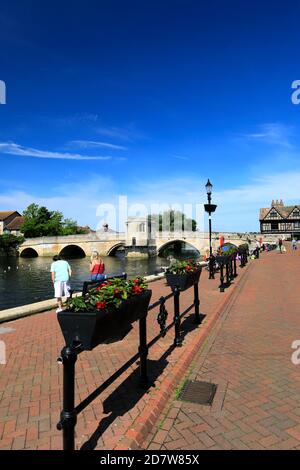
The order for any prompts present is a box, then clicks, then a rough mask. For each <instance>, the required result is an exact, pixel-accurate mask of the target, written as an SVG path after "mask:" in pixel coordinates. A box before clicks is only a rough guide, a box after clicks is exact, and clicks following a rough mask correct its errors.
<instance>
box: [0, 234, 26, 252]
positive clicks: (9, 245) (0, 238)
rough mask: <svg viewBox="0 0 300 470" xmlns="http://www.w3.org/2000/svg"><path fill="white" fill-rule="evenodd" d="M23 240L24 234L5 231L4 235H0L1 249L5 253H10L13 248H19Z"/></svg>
mask: <svg viewBox="0 0 300 470" xmlns="http://www.w3.org/2000/svg"><path fill="white" fill-rule="evenodd" d="M23 241H24V237H23V236H17V235H12V234H11V233H4V234H3V235H0V251H1V252H3V253H9V252H10V251H11V250H17V249H18V247H19V245H21V243H23Z"/></svg>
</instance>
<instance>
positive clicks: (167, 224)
mask: <svg viewBox="0 0 300 470" xmlns="http://www.w3.org/2000/svg"><path fill="white" fill-rule="evenodd" d="M149 220H151V221H155V222H156V227H157V230H158V231H159V232H162V231H170V232H174V231H177V230H178V231H182V230H187V231H189V230H191V231H193V232H195V231H196V230H197V222H196V220H194V219H190V218H188V217H187V216H186V215H185V214H184V213H183V212H180V211H174V210H172V209H171V210H168V211H164V212H163V213H162V214H153V215H149Z"/></svg>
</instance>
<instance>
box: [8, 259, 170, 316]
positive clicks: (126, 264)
mask: <svg viewBox="0 0 300 470" xmlns="http://www.w3.org/2000/svg"><path fill="white" fill-rule="evenodd" d="M103 259H104V262H105V266H106V274H108V275H114V274H121V273H122V272H127V274H128V276H129V277H130V276H134V275H137V274H140V275H146V274H153V273H154V272H155V270H156V269H157V268H158V267H159V266H167V265H168V261H167V260H166V259H164V258H158V257H157V258H149V259H146V260H129V259H125V258H124V256H123V255H121V254H118V255H117V256H115V257H110V256H108V257H105V258H103ZM51 263H52V258H0V310H3V309H5V308H12V307H17V306H19V305H24V304H30V303H33V302H38V301H40V300H45V299H51V298H53V285H52V282H51V275H50V266H51ZM69 263H70V265H71V267H72V283H71V284H72V287H73V288H74V289H78V290H80V288H81V287H82V282H83V281H87V280H89V258H81V259H72V260H69Z"/></svg>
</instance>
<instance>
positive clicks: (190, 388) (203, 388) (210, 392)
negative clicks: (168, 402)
mask: <svg viewBox="0 0 300 470" xmlns="http://www.w3.org/2000/svg"><path fill="white" fill-rule="evenodd" d="M216 391H217V385H216V384H213V383H211V382H199V381H197V380H194V381H192V380H188V381H187V383H186V385H185V387H184V389H183V390H182V392H181V394H180V396H179V400H182V401H189V402H191V403H197V404H198V405H208V406H211V404H212V402H213V400H214V397H215V394H216Z"/></svg>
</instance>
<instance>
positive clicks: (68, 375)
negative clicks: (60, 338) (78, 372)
mask: <svg viewBox="0 0 300 470" xmlns="http://www.w3.org/2000/svg"><path fill="white" fill-rule="evenodd" d="M59 360H60V361H61V362H62V364H63V368H64V369H63V410H62V412H61V414H60V422H59V423H58V425H57V429H58V430H61V429H62V430H63V450H74V449H75V426H76V423H77V413H76V410H75V363H76V361H77V351H76V349H75V348H72V347H70V346H65V347H64V348H63V349H62V351H61V358H59Z"/></svg>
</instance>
